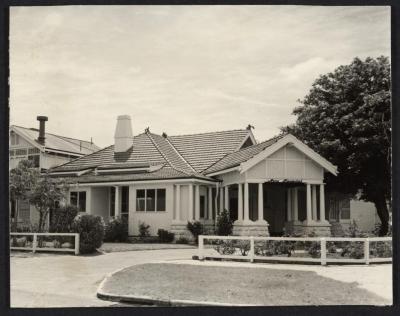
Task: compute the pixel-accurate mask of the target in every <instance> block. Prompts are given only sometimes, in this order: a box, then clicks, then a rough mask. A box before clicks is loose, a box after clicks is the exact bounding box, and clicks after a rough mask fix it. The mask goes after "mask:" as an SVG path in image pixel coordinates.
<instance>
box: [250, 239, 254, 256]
mask: <svg viewBox="0 0 400 316" xmlns="http://www.w3.org/2000/svg"><path fill="white" fill-rule="evenodd" d="M249 257H250V262H254V237H253V236H250V251H249Z"/></svg>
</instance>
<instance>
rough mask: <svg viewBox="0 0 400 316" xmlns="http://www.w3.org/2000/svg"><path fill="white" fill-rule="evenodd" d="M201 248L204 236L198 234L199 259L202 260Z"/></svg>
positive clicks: (202, 247)
mask: <svg viewBox="0 0 400 316" xmlns="http://www.w3.org/2000/svg"><path fill="white" fill-rule="evenodd" d="M203 249H204V236H203V235H200V236H199V260H204V254H203Z"/></svg>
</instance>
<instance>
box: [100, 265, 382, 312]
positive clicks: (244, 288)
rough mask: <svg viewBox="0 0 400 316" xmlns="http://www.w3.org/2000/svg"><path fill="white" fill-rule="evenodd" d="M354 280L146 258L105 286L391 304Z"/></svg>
mask: <svg viewBox="0 0 400 316" xmlns="http://www.w3.org/2000/svg"><path fill="white" fill-rule="evenodd" d="M357 285H358V284H357V283H356V282H352V283H346V282H340V281H336V280H332V279H329V278H325V277H322V276H319V275H317V274H316V273H315V272H312V271H293V270H274V269H266V268H260V269H256V268H236V267H210V266H194V265H183V264H166V263H160V264H158V263H157V264H156V263H155V264H144V265H137V266H133V267H130V268H127V269H124V270H122V271H120V272H117V273H115V274H114V275H113V276H112V277H111V278H109V279H108V280H107V281H106V282H105V284H104V285H103V288H102V292H106V293H110V294H113V295H123V296H127V295H128V296H139V297H151V298H152V299H156V300H161V301H162V300H164V301H169V300H192V301H199V302H219V303H227V304H252V305H341V304H346V305H387V304H390V302H389V301H388V300H386V299H384V298H382V297H379V296H377V295H375V294H374V293H371V292H369V291H367V290H364V289H360V288H359V287H358V286H357Z"/></svg>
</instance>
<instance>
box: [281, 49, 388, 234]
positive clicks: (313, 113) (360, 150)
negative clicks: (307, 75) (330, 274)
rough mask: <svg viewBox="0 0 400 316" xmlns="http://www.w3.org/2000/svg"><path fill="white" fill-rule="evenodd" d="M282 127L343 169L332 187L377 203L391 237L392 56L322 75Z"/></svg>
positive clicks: (383, 229)
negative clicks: (292, 121) (288, 123)
mask: <svg viewBox="0 0 400 316" xmlns="http://www.w3.org/2000/svg"><path fill="white" fill-rule="evenodd" d="M300 103H301V105H300V106H298V107H296V108H295V109H294V111H293V114H295V115H296V116H297V121H296V123H295V124H294V125H291V126H287V127H284V128H282V130H283V131H285V132H290V133H292V134H294V135H295V136H296V137H298V138H299V139H301V140H302V141H304V142H305V143H306V144H307V145H309V146H310V147H311V148H313V149H314V150H315V151H317V152H318V153H320V154H321V155H322V156H324V157H325V158H327V159H328V160H329V161H331V162H332V163H333V164H335V165H337V166H338V170H339V174H338V176H337V177H331V176H329V177H328V178H327V184H328V186H329V187H331V188H333V189H335V190H338V191H339V192H343V193H349V194H354V195H356V194H358V196H359V198H360V199H363V200H365V201H370V202H373V203H374V204H375V206H376V209H377V212H378V215H379V218H380V220H381V223H382V224H381V229H380V235H385V234H386V233H387V232H388V221H389V212H388V205H387V203H391V111H390V110H391V109H390V105H391V81H390V62H389V59H388V58H387V57H383V56H381V57H379V58H366V59H365V60H364V61H363V60H360V59H359V58H355V59H354V60H353V61H352V63H351V64H349V65H344V66H340V67H338V68H337V69H335V70H334V71H333V72H332V73H328V74H326V75H322V76H320V77H319V78H318V79H317V80H315V82H314V83H313V85H312V88H311V90H310V91H309V93H308V95H306V96H305V97H304V99H303V100H300Z"/></svg>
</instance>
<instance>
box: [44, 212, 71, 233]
mask: <svg viewBox="0 0 400 316" xmlns="http://www.w3.org/2000/svg"><path fill="white" fill-rule="evenodd" d="M76 215H78V209H77V207H76V206H74V205H66V206H63V207H60V208H57V209H55V210H53V213H52V220H51V223H50V229H49V230H50V232H51V233H69V232H71V228H72V223H73V221H74V218H75V216H76Z"/></svg>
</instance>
